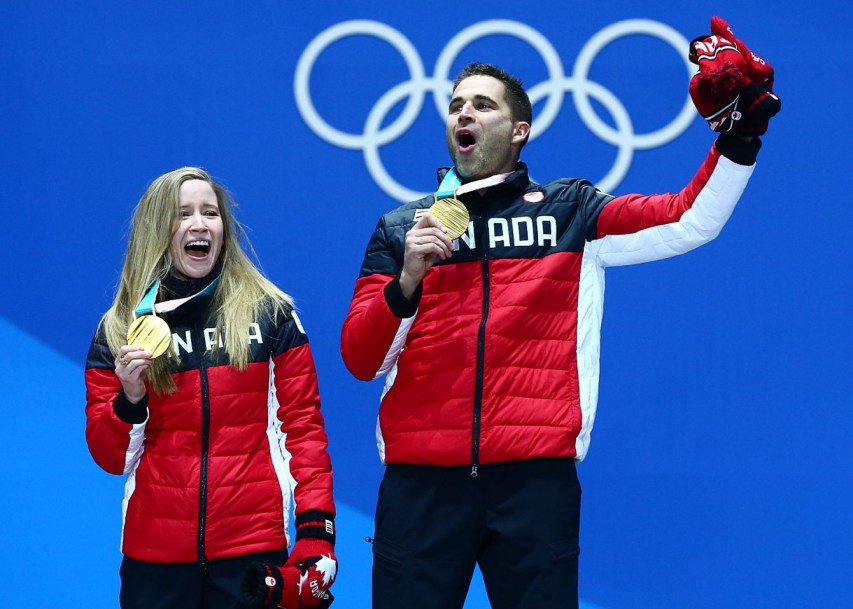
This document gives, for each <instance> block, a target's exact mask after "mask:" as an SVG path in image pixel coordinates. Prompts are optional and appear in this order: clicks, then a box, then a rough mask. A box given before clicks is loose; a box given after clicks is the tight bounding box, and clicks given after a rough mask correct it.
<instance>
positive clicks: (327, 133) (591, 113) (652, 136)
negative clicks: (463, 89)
mask: <svg viewBox="0 0 853 609" xmlns="http://www.w3.org/2000/svg"><path fill="white" fill-rule="evenodd" d="M497 34H504V35H509V36H514V37H516V38H519V39H521V40H522V41H524V42H526V43H527V44H529V45H530V46H531V47H533V48H534V49H535V50H536V51H538V52H539V54H540V56H541V57H542V59H543V61H544V63H545V65H546V67H547V69H548V80H546V81H544V82H541V83H539V84H537V85H535V86H533V87H531V88H530V89H529V90H528V95H529V96H530V101H531V102H532V103H533V104H536V103H537V102H539V101H540V100H542V99H545V98H547V101H546V102H545V104H544V106H543V107H542V110H541V112H540V114H539V115H538V116H537V117H536V120H535V122H534V124H533V126H532V129H531V134H530V139H531V140H533V139H535V138H536V137H539V136H541V135H542V134H543V133H545V132H546V131H547V129H548V128H549V127H550V126H551V124H552V123H553V122H554V120H555V119H556V118H557V114H558V113H559V112H560V109H561V108H562V104H563V97H564V94H565V93H567V92H571V93H572V99H573V100H574V104H575V108H576V109H577V112H578V115H579V116H580V118H581V119H582V120H583V122H584V124H585V125H586V127H588V128H589V129H590V131H592V132H593V133H594V134H595V135H597V136H598V137H599V138H600V139H602V140H603V141H605V142H607V143H608V144H611V145H613V146H615V147H616V148H617V154H616V159H615V161H614V164H613V166H612V167H611V169H610V171H609V172H608V173H607V174H606V175H605V176H604V177H603V178H602V179H600V180H598V181H597V186H598V187H599V188H600V189H601V190H604V191H612V190H614V189H615V187H616V186H618V185H619V183H620V182H621V181H622V179H623V178H624V177H625V175H626V174H627V172H628V169H629V168H630V165H631V160H632V158H633V155H634V152H635V151H636V150H642V149H649V148H655V147H658V146H662V145H663V144H666V143H667V142H670V141H672V140H674V139H675V138H676V137H678V136H679V135H681V134H682V133H683V132H684V131H685V130H686V129H687V127H688V126H689V125H690V123H691V122H692V121H693V120H694V118H695V116H696V114H695V111H694V110H693V105H692V103H691V100H690V96H689V95H688V96H686V100H685V103H684V106H683V107H682V109H681V111H680V112H679V114H678V115H677V116H676V117H675V118H674V119H673V120H672V121H671V122H670V123H669V124H668V125H666V126H665V127H663V128H661V129H658V130H656V131H652V132H650V133H642V134H638V133H635V132H634V126H633V123H632V122H631V118H630V117H629V116H628V112H627V110H626V109H625V106H624V105H623V104H622V102H620V101H619V99H617V98H616V96H615V95H613V93H612V92H611V91H609V90H608V89H606V88H605V87H603V86H602V85H600V84H598V83H596V82H593V81H591V80H589V78H588V76H589V70H590V66H591V65H592V62H593V60H594V59H595V57H596V56H597V55H598V53H599V52H600V51H601V50H602V49H603V48H604V47H605V46H607V45H608V44H610V43H611V42H613V41H615V40H617V39H619V38H621V37H623V36H628V35H631V34H645V35H649V36H655V37H657V38H659V39H661V40H663V41H664V42H667V43H669V44H670V45H671V46H672V47H673V48H674V49H675V50H676V52H677V54H678V57H679V58H680V59H681V60H682V61H683V62H684V65H685V69H686V70H687V74H688V78H689V77H691V76H692V75H693V74H694V72H695V66H693V65H692V64H691V63H690V61H689V60H688V59H687V53H686V49H687V48H688V41H687V39H686V38H684V37H683V36H682V35H681V34H680V33H679V32H677V31H676V30H674V29H672V28H671V27H669V26H667V25H664V24H662V23H660V22H657V21H651V20H646V19H629V20H625V21H619V22H617V23H613V24H612V25H610V26H608V27H605V28H604V29H602V30H601V31H599V32H598V33H597V34H595V35H594V36H593V37H592V38H590V40H589V41H588V42H587V43H586V44H585V45H584V47H583V48H582V49H581V51H580V53H579V54H578V57H577V59H576V60H575V65H574V69H573V70H572V74H571V76H566V75H565V72H564V69H563V64H562V61H561V60H560V56H559V54H558V53H557V51H556V49H555V48H554V47H553V45H551V43H550V42H549V41H548V39H547V38H545V37H544V36H543V35H542V34H540V33H539V32H538V31H537V30H535V29H533V28H531V27H530V26H528V25H525V24H523V23H520V22H518V21H511V20H503V19H495V20H488V21H481V22H479V23H475V24H474V25H471V26H469V27H467V28H465V29H464V30H462V31H461V32H459V33H458V34H457V35H456V36H454V37H453V38H452V39H451V40H450V41H449V42H448V43H447V45H446V46H445V47H444V49H443V50H442V51H441V54H440V55H439V57H438V60H437V61H436V64H435V70H434V75H433V76H432V77H428V76H427V74H426V71H425V69H424V65H423V62H422V61H421V58H420V55H419V53H418V51H417V49H416V48H415V47H414V45H413V44H412V43H411V42H410V41H409V39H408V38H406V37H405V36H404V35H403V34H401V33H400V32H399V31H397V30H395V29H394V28H392V27H390V26H388V25H385V24H384V23H380V22H378V21H369V20H353V21H344V22H341V23H338V24H337V25H334V26H332V27H330V28H328V29H326V30H324V31H323V32H321V33H320V34H318V35H317V36H316V37H315V38H314V39H313V40H312V41H311V42H310V43H309V44H308V46H307V47H306V48H305V50H304V51H303V52H302V55H301V56H300V58H299V62H298V63H297V66H296V75H295V78H294V92H295V96H296V105H297V108H298V109H299V112H300V114H301V115H302V118H303V119H304V120H305V122H306V123H307V124H308V126H309V127H310V128H311V129H312V130H313V131H314V133H316V134H317V135H318V136H320V137H321V138H323V139H324V140H326V141H327V142H329V143H331V144H334V145H336V146H339V147H341V148H347V149H356V150H357V149H360V150H362V151H363V153H364V160H365V164H366V165H367V169H368V171H369V172H370V174H371V176H372V177H373V179H374V180H375V181H376V183H377V185H379V187H380V188H381V189H382V190H383V191H384V192H385V193H386V194H388V195H389V196H391V197H393V198H395V199H397V200H399V201H403V202H404V201H411V200H413V199H418V198H420V197H422V196H424V194H426V193H421V192H417V191H414V190H410V189H408V188H406V187H405V186H403V185H401V184H399V183H398V182H397V181H396V180H394V179H393V178H392V177H391V176H390V175H389V173H388V171H387V170H386V168H385V165H384V164H383V162H382V159H381V157H380V155H379V149H380V148H381V147H382V146H384V145H386V144H388V143H389V142H392V141H394V140H395V139H397V138H398V137H400V136H401V135H402V134H403V133H404V132H405V131H406V130H407V129H409V128H410V127H411V126H412V124H413V123H414V121H415V119H416V118H417V116H418V115H419V114H420V112H421V108H422V107H423V103H424V96H425V94H426V93H427V92H431V93H432V94H433V98H434V100H435V105H436V108H437V110H438V113H439V115H440V116H441V117H442V118H443V117H445V116H446V114H447V107H448V105H449V103H450V96H451V94H452V93H453V92H452V90H451V88H452V79H451V78H450V75H449V72H450V68H451V66H452V64H453V61H454V60H455V59H456V57H457V56H458V54H459V52H460V51H461V50H462V49H464V48H465V47H466V46H467V45H468V44H470V43H471V42H473V41H475V40H477V39H479V38H483V37H486V36H490V35H497ZM358 35H369V36H375V37H376V38H379V39H381V40H384V41H386V42H388V43H389V44H391V46H393V47H394V48H395V49H396V50H397V51H398V52H399V53H400V55H402V57H403V59H404V60H405V62H406V65H407V66H408V70H409V74H410V78H409V80H408V81H406V82H403V83H400V84H398V85H396V86H394V87H392V88H391V89H390V90H389V91H387V92H386V93H385V94H384V95H382V97H380V98H379V100H378V101H377V102H376V103H375V104H374V106H373V108H372V109H371V111H370V113H369V114H368V116H367V120H366V121H365V124H364V131H363V133H361V134H354V133H346V132H343V131H340V130H338V129H336V128H334V127H332V126H331V125H329V124H328V123H327V122H326V121H325V120H323V118H322V117H321V116H320V115H319V113H318V112H317V110H316V108H315V107H314V103H313V101H312V99H311V94H310V92H309V86H308V83H309V80H310V77H311V71H312V69H313V67H314V64H315V63H316V61H317V59H318V57H319V56H320V54H321V53H322V52H323V51H324V50H325V49H326V48H328V47H329V46H330V45H331V44H333V43H334V42H336V41H338V40H340V39H342V38H347V37H349V36H358ZM404 98H408V101H407V102H406V105H405V107H404V108H403V111H402V112H401V113H400V116H398V117H397V118H396V119H395V120H394V121H393V122H392V123H391V124H389V125H387V126H386V127H384V128H382V123H383V121H384V119H385V117H386V116H387V114H388V112H389V111H390V110H391V109H392V108H393V107H394V106H395V105H396V104H398V103H399V102H401V101H402V100H403V99H404ZM590 98H594V99H595V100H597V101H598V102H599V103H600V104H601V105H602V106H603V107H604V108H605V109H606V110H607V111H608V112H609V113H610V116H611V118H612V119H613V123H614V124H615V125H616V128H615V129H614V128H613V127H611V126H610V125H608V124H607V123H606V122H604V121H602V120H601V118H600V117H599V116H598V114H597V113H596V111H595V110H594V109H593V106H592V104H591V103H590Z"/></svg>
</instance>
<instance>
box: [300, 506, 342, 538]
mask: <svg viewBox="0 0 853 609" xmlns="http://www.w3.org/2000/svg"><path fill="white" fill-rule="evenodd" d="M303 537H314V538H315V539H325V540H326V541H328V542H329V543H331V544H332V545H335V515H334V514H330V513H329V512H322V511H320V510H310V511H308V512H303V513H301V514H299V515H297V516H296V541H299V540H300V539H302V538H303Z"/></svg>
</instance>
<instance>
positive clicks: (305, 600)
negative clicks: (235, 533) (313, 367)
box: [242, 559, 337, 609]
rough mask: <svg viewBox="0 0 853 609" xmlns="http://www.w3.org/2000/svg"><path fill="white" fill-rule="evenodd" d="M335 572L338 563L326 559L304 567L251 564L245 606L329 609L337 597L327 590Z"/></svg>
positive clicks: (244, 591) (260, 608)
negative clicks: (329, 563) (326, 561)
mask: <svg viewBox="0 0 853 609" xmlns="http://www.w3.org/2000/svg"><path fill="white" fill-rule="evenodd" d="M332 562H334V560H333V559H332ZM336 564H337V563H335V565H336ZM334 571H335V566H334V565H332V566H330V565H328V564H325V565H324V564H323V559H321V560H320V561H317V563H315V564H313V565H311V567H309V568H307V569H305V570H303V569H300V568H298V567H287V566H284V567H277V566H275V565H270V564H265V563H260V562H256V563H252V564H251V565H250V566H249V568H248V569H247V570H246V573H245V574H244V576H243V599H242V600H243V605H244V606H245V607H248V608H251V609H274V608H276V607H281V608H282V609H326V608H327V607H328V606H329V605H331V604H332V601H333V600H334V597H333V596H332V593H331V592H329V591H328V587H329V585H331V581H334ZM329 573H331V578H329V577H328V576H327V574H329ZM329 579H331V581H329Z"/></svg>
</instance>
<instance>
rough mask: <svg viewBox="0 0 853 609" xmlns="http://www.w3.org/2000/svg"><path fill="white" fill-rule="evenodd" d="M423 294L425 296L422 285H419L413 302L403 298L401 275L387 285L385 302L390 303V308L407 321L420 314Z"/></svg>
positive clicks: (413, 295) (413, 296)
mask: <svg viewBox="0 0 853 609" xmlns="http://www.w3.org/2000/svg"><path fill="white" fill-rule="evenodd" d="M421 294H423V284H422V283H421V284H419V285H418V287H417V289H416V290H415V293H414V294H412V299H411V300H409V299H408V298H406V297H405V296H403V289H402V288H401V287H400V276H399V275H397V276H396V277H394V279H392V280H391V281H389V282H388V283H387V284H386V285H385V301H386V302H387V303H388V308H389V309H391V312H392V313H393V314H394V315H396V316H397V317H399V318H400V319H406V318H407V317H411V316H412V315H414V314H415V313H417V312H418V305H419V304H420V303H421Z"/></svg>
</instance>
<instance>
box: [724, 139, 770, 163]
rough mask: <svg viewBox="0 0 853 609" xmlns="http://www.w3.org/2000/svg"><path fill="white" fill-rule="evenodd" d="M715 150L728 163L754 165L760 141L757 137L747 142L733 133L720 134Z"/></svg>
mask: <svg viewBox="0 0 853 609" xmlns="http://www.w3.org/2000/svg"><path fill="white" fill-rule="evenodd" d="M716 146H717V150H719V151H720V154H722V155H723V156H724V157H726V158H727V159H729V160H730V161H734V162H735V163H737V164H738V165H754V164H755V159H756V158H757V157H758V151H759V150H760V149H761V140H760V139H758V138H757V137H754V138H752V141H751V142H747V141H746V140H744V139H742V138H741V137H740V136H738V135H735V134H733V133H721V134H720V136H719V137H718V138H717V143H716Z"/></svg>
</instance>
